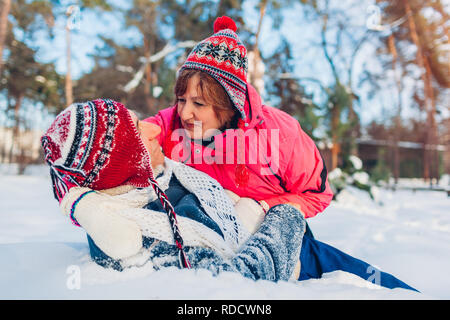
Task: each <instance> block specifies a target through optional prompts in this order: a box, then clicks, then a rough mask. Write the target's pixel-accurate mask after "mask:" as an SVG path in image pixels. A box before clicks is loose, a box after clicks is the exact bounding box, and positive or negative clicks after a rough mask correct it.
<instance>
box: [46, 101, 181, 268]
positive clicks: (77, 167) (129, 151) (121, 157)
mask: <svg viewBox="0 0 450 320" xmlns="http://www.w3.org/2000/svg"><path fill="white" fill-rule="evenodd" d="M41 143H42V147H43V149H44V156H45V160H46V162H47V164H48V165H49V166H50V175H51V178H52V183H53V192H54V195H55V198H56V199H57V200H58V201H60V202H61V200H62V198H63V197H64V195H65V194H66V193H67V192H68V191H69V189H70V187H72V186H80V187H88V188H90V189H94V190H102V189H109V188H113V187H117V186H120V185H124V184H128V185H133V186H135V187H138V188H139V187H148V186H150V185H151V186H152V188H153V189H154V191H155V193H156V195H157V197H158V198H159V200H160V201H161V204H162V206H163V208H164V210H165V211H166V212H167V214H168V218H169V222H170V224H171V226H172V231H173V233H174V239H175V243H176V246H177V248H178V249H179V252H180V262H181V264H182V266H184V267H188V268H189V267H190V263H189V260H188V259H187V256H186V254H185V252H184V250H183V238H182V237H181V234H180V231H179V229H178V223H177V219H176V214H175V211H174V209H173V206H172V204H171V203H170V201H169V198H168V197H167V195H166V194H165V193H164V191H163V190H162V189H161V188H160V187H159V185H158V183H157V182H156V180H155V178H154V177H153V171H152V167H151V161H150V154H149V152H148V151H147V149H146V148H145V146H144V143H143V142H142V140H141V137H140V136H139V132H138V131H137V128H136V126H135V124H134V123H133V120H132V118H131V115H130V113H129V111H128V110H127V108H125V106H124V105H123V104H121V103H119V102H116V101H112V100H108V99H97V100H93V101H89V102H85V103H75V104H72V105H70V106H69V107H67V108H66V109H65V110H64V111H63V112H61V113H60V114H59V115H58V116H57V117H56V119H55V121H54V122H53V123H52V125H51V126H50V128H49V129H48V130H47V132H46V133H45V134H44V135H43V136H42V138H41ZM76 224H77V225H79V224H78V223H76Z"/></svg>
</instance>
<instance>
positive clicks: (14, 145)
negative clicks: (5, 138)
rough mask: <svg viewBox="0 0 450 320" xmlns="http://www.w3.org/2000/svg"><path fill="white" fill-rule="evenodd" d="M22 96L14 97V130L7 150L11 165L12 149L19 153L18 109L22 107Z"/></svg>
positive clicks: (12, 158) (12, 159)
mask: <svg viewBox="0 0 450 320" xmlns="http://www.w3.org/2000/svg"><path fill="white" fill-rule="evenodd" d="M23 97H24V95H23V94H20V95H19V96H18V97H15V102H16V104H15V106H14V128H13V134H12V137H11V139H12V141H11V148H10V150H9V163H13V162H14V161H15V157H14V149H16V151H18V152H20V114H19V112H20V108H21V106H22V101H23Z"/></svg>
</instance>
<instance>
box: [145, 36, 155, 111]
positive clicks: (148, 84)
mask: <svg viewBox="0 0 450 320" xmlns="http://www.w3.org/2000/svg"><path fill="white" fill-rule="evenodd" d="M151 51H152V50H151V47H150V41H149V39H148V38H147V37H145V36H144V55H145V58H146V59H148V58H150V56H151ZM151 88H152V64H151V63H150V62H149V63H147V65H146V66H145V86H144V94H145V101H146V104H147V110H148V111H149V112H150V113H151V114H152V111H154V110H153V109H154V103H153V95H152V92H151Z"/></svg>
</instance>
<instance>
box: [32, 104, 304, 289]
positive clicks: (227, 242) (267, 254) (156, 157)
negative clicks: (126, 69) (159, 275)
mask: <svg viewBox="0 0 450 320" xmlns="http://www.w3.org/2000/svg"><path fill="white" fill-rule="evenodd" d="M158 130H159V127H158V126H156V125H154V124H151V123H142V122H141V123H139V124H138V121H137V117H136V116H135V115H134V114H133V113H132V112H130V111H129V110H127V109H126V108H125V106H123V105H122V104H120V103H118V102H115V101H112V100H103V99H98V100H94V101H89V102H86V103H76V104H73V105H71V106H69V107H68V108H66V109H65V110H64V111H63V112H62V113H60V114H59V115H58V116H57V117H56V119H55V121H54V122H53V124H52V125H51V126H50V128H49V129H48V130H47V132H46V133H45V134H44V136H43V137H42V139H41V141H42V146H43V149H44V154H45V159H46V161H47V163H48V164H49V165H50V173H51V177H52V183H53V191H54V195H55V198H56V199H58V200H59V201H60V208H61V210H62V212H63V213H64V214H65V215H67V216H68V217H70V219H71V220H72V222H73V223H74V224H75V225H78V226H81V227H83V228H84V229H85V231H86V233H87V234H88V243H89V247H90V253H91V256H92V258H93V260H94V261H95V262H97V263H98V264H100V265H103V266H109V267H112V268H114V269H116V270H122V269H123V268H125V267H129V266H135V265H142V264H144V263H148V262H149V261H150V262H151V263H152V264H153V266H154V267H155V269H159V268H162V267H167V266H180V262H181V266H184V267H191V268H205V269H208V270H211V272H212V273H213V274H217V273H219V272H220V271H235V272H240V273H241V274H242V275H243V276H245V277H248V278H251V279H255V280H256V279H266V280H274V281H278V280H288V279H289V278H290V277H291V276H292V275H293V274H294V269H295V266H296V265H297V263H298V257H299V254H300V248H301V242H302V236H303V233H304V230H305V219H304V217H303V216H302V214H301V213H300V212H299V211H298V210H297V209H295V208H294V207H292V206H289V205H279V206H275V207H274V208H273V209H271V210H270V211H268V213H267V214H266V215H265V219H264V221H263V222H262V218H263V217H264V215H263V213H260V215H259V216H260V217H261V218H260V219H259V221H258V222H257V224H258V225H259V224H260V226H259V227H258V230H257V231H256V232H255V233H254V234H253V235H252V234H251V232H250V231H249V230H248V229H247V228H246V227H245V226H244V223H247V225H249V223H248V222H244V221H246V219H245V215H246V214H250V213H251V212H250V211H252V208H251V207H249V206H248V203H251V202H250V201H248V200H251V199H244V198H239V199H236V198H235V199H234V202H233V200H231V199H230V197H229V196H228V195H227V193H226V192H225V190H224V189H223V188H222V187H221V186H220V184H219V183H217V181H216V180H214V179H213V178H211V177H209V176H208V175H207V174H205V173H203V172H200V171H198V170H195V169H193V168H190V167H188V166H186V165H184V164H182V163H178V162H174V161H172V160H170V159H167V158H164V157H163V156H162V153H161V150H160V148H159V147H158V145H157V142H156V144H155V143H154V141H155V139H154V137H156V136H157V135H158V133H159V131H158ZM152 166H153V167H154V168H155V172H153V169H152ZM154 173H155V174H156V175H157V177H156V179H155V178H154V175H153V174H154ZM150 185H151V186H152V188H147V187H149V186H150ZM251 201H253V200H251ZM256 207H258V208H259V206H256ZM261 210H262V209H261ZM253 214H254V215H258V213H257V212H253ZM243 216H244V220H242V219H241V217H243ZM294 277H295V278H297V277H298V272H297V274H296V275H294Z"/></svg>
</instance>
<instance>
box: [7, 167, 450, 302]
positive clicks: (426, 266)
mask: <svg viewBox="0 0 450 320" xmlns="http://www.w3.org/2000/svg"><path fill="white" fill-rule="evenodd" d="M30 169H31V170H28V174H27V175H24V176H16V175H13V174H10V172H11V170H9V169H8V168H5V167H4V166H3V167H0V299H233V300H236V299H237V300H241V299H262V300H264V299H450V275H449V272H448V270H450V198H448V197H447V195H446V194H445V193H443V192H425V191H421V192H416V193H413V192H411V191H397V192H392V191H388V190H380V192H379V194H378V195H377V199H376V200H377V201H372V200H371V199H370V198H369V197H368V195H367V194H366V193H364V192H361V191H359V190H355V189H347V190H345V191H344V192H342V193H341V194H340V195H339V197H338V200H337V201H333V203H332V204H331V205H330V207H329V208H327V209H326V210H325V212H324V213H322V214H320V215H319V216H317V217H315V218H313V219H309V224H310V226H311V229H312V231H313V233H314V235H315V237H316V238H318V239H319V240H321V241H323V242H326V243H328V244H330V245H333V246H335V247H337V248H339V249H341V250H343V251H344V252H347V253H349V254H351V255H353V256H355V257H357V258H360V259H362V260H365V261H367V262H369V263H371V264H373V265H374V266H376V267H377V268H379V269H381V270H383V271H385V272H389V273H391V274H393V275H394V276H396V277H398V278H399V279H400V280H402V281H404V282H406V283H407V284H409V285H411V286H412V287H415V288H417V289H418V290H420V291H421V293H415V292H412V291H408V290H403V289H394V290H389V289H384V288H381V287H378V286H376V285H375V284H372V283H370V282H367V281H364V280H362V279H360V278H358V277H356V276H353V275H351V274H348V273H345V272H333V273H329V274H326V276H325V277H324V278H323V279H318V280H308V281H303V282H278V283H273V282H269V281H256V282H254V281H251V280H249V279H245V278H243V277H241V276H240V275H238V274H233V273H223V274H221V275H219V276H218V277H212V275H211V274H210V273H209V272H208V271H205V270H179V269H175V268H169V269H166V270H161V271H153V270H152V269H151V267H150V266H144V267H142V268H132V269H129V270H126V271H124V272H122V273H120V272H116V271H112V270H106V269H103V268H101V267H99V266H97V265H96V264H94V263H93V262H91V261H90V260H89V255H88V246H87V241H86V236H85V234H84V232H83V230H82V229H80V228H77V227H75V226H72V225H71V224H70V223H69V222H68V220H67V219H66V218H64V217H63V216H62V214H61V213H60V212H59V209H58V206H57V203H56V201H55V200H54V199H53V197H52V194H51V189H50V182H49V178H48V174H47V173H48V171H47V169H46V168H42V167H34V168H30Z"/></svg>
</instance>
